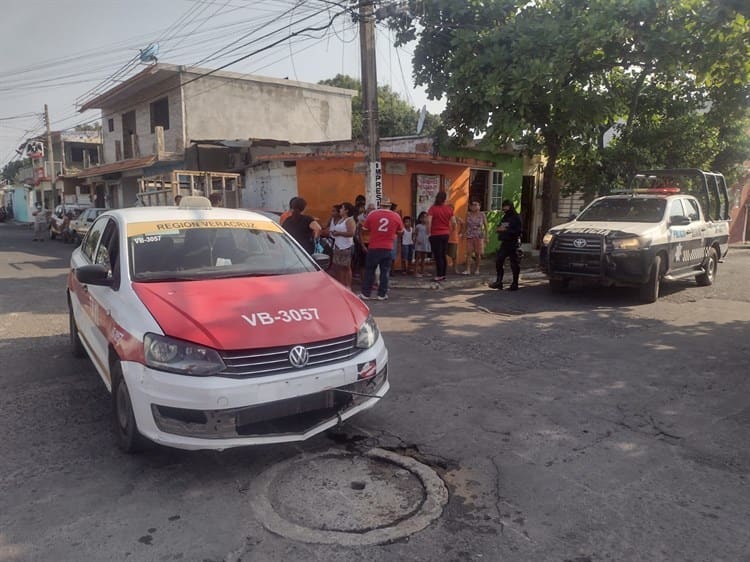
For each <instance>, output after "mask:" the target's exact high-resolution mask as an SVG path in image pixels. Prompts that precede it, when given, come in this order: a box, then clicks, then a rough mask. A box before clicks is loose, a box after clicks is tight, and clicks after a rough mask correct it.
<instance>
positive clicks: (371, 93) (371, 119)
mask: <svg viewBox="0 0 750 562" xmlns="http://www.w3.org/2000/svg"><path fill="white" fill-rule="evenodd" d="M373 3H374V0H362V1H361V3H360V5H359V44H360V56H361V58H362V110H363V117H364V119H363V125H364V128H365V140H366V142H367V155H366V157H365V162H366V164H367V175H366V179H365V200H366V201H367V203H368V204H370V203H374V204H375V206H376V207H377V206H378V205H380V201H381V200H382V199H383V172H382V170H381V167H380V136H379V134H378V122H379V121H378V77H377V70H376V67H375V11H374V10H373Z"/></svg>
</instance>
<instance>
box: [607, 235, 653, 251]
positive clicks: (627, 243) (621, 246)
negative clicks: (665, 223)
mask: <svg viewBox="0 0 750 562" xmlns="http://www.w3.org/2000/svg"><path fill="white" fill-rule="evenodd" d="M650 243H651V239H649V238H644V237H643V236H633V237H631V238H615V239H613V240H612V248H613V249H615V250H640V249H641V248H645V247H647V246H648V245H649V244H650Z"/></svg>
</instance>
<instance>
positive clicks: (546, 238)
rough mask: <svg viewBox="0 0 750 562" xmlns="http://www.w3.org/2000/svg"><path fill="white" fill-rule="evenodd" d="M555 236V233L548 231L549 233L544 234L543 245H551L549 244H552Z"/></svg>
mask: <svg viewBox="0 0 750 562" xmlns="http://www.w3.org/2000/svg"><path fill="white" fill-rule="evenodd" d="M554 238H555V235H554V234H552V233H551V232H548V233H547V234H545V235H544V237H543V238H542V244H543V245H545V246H549V245H550V244H551V243H552V240H553V239H554Z"/></svg>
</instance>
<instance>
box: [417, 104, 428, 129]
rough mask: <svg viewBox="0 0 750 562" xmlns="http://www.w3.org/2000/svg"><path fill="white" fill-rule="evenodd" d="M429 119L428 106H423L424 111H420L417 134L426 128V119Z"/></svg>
mask: <svg viewBox="0 0 750 562" xmlns="http://www.w3.org/2000/svg"><path fill="white" fill-rule="evenodd" d="M425 117H427V106H426V105H423V106H422V109H420V110H419V119H418V120H417V134H419V133H421V132H422V129H423V128H424V119H425Z"/></svg>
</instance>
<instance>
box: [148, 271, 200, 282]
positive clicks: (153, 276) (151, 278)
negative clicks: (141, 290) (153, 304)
mask: <svg viewBox="0 0 750 562" xmlns="http://www.w3.org/2000/svg"><path fill="white" fill-rule="evenodd" d="M201 279H206V277H205V276H203V275H164V274H163V273H139V274H137V275H136V276H135V279H134V281H136V282H139V283H156V282H169V281H200V280H201Z"/></svg>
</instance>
